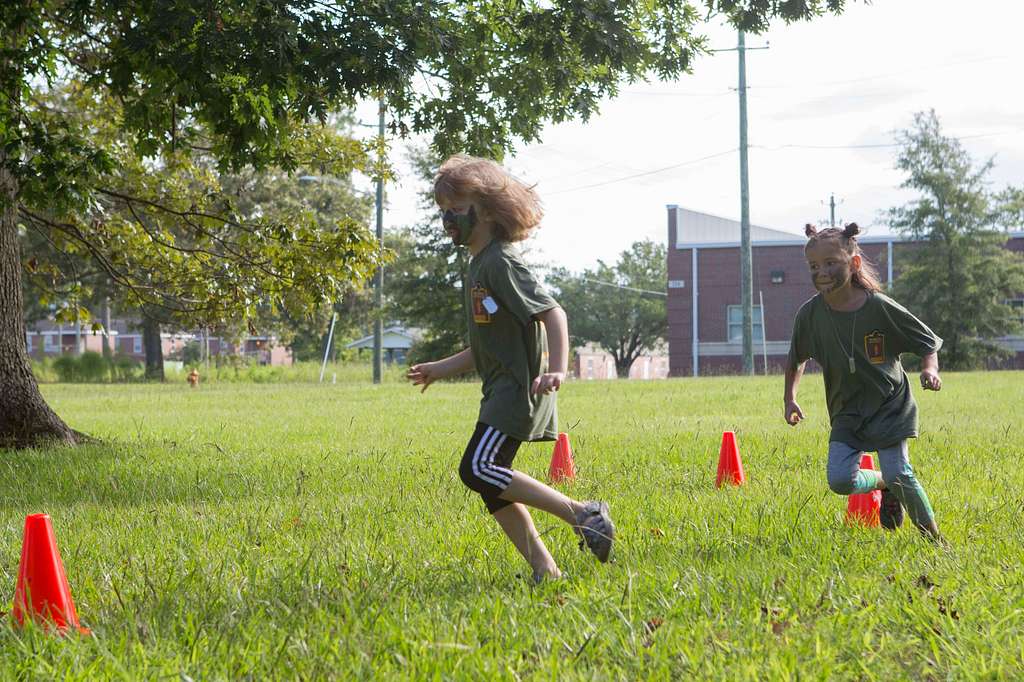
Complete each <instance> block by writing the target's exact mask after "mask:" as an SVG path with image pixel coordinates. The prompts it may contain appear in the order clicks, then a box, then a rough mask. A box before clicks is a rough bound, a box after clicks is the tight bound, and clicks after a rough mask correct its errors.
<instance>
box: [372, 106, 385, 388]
mask: <svg viewBox="0 0 1024 682" xmlns="http://www.w3.org/2000/svg"><path fill="white" fill-rule="evenodd" d="M378 113H379V119H378V121H377V134H378V135H380V140H379V141H378V143H379V144H380V145H381V146H380V158H379V161H380V168H379V169H378V170H377V247H378V249H380V253H383V251H384V100H383V99H381V100H380V102H379V106H378ZM383 289H384V267H383V266H377V273H376V274H375V275H374V277H373V307H374V308H375V310H376V313H377V314H376V315H375V317H374V323H373V383H375V384H379V383H380V379H381V355H382V343H383V336H384V320H383V319H382V318H381V315H382V314H383V310H382V307H383V301H384V298H383Z"/></svg>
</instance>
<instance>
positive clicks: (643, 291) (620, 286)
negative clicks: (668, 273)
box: [580, 277, 668, 297]
mask: <svg viewBox="0 0 1024 682" xmlns="http://www.w3.org/2000/svg"><path fill="white" fill-rule="evenodd" d="M580 279H582V280H583V281H584V282H589V283H590V284H600V285H601V286H604V287H614V288H616V289H625V290H626V291H635V292H637V293H638V294H651V295H652V296H665V297H667V296H668V294H666V293H665V292H664V291H651V290H650V289H637V288H635V287H627V286H626V285H624V284H615V283H614V282H602V281H601V280H599V279H590V278H589V277H581V278H580Z"/></svg>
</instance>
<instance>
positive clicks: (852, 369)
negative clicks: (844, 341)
mask: <svg viewBox="0 0 1024 682" xmlns="http://www.w3.org/2000/svg"><path fill="white" fill-rule="evenodd" d="M856 372H857V367H856V366H855V365H854V364H853V356H852V355H851V356H850V374H855V373H856Z"/></svg>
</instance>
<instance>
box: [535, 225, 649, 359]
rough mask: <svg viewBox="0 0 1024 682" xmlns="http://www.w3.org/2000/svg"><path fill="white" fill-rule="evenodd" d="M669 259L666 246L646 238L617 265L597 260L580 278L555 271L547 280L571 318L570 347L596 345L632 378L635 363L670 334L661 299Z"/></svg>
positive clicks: (561, 271) (630, 248) (626, 253)
mask: <svg viewBox="0 0 1024 682" xmlns="http://www.w3.org/2000/svg"><path fill="white" fill-rule="evenodd" d="M666 259H667V253H666V249H665V246H664V245H663V244H655V243H654V242H652V241H649V240H648V241H642V242H636V243H634V244H633V245H632V246H631V247H629V248H628V249H627V250H625V251H623V252H622V253H621V254H620V255H619V261H618V262H617V263H616V264H615V265H607V264H605V263H604V262H603V261H598V265H597V267H596V268H593V269H589V270H584V271H583V272H582V273H580V274H573V273H571V272H569V271H568V270H565V269H564V268H560V269H556V270H554V271H553V272H552V274H551V276H550V277H549V281H550V283H551V286H552V288H553V289H554V290H555V292H554V293H555V298H557V299H558V302H559V303H560V304H561V305H562V307H563V308H564V309H565V312H566V314H567V315H568V317H569V335H570V339H571V341H572V345H573V346H581V345H583V344H585V343H588V342H592V343H595V344H597V345H598V346H600V347H601V348H603V349H604V350H606V351H607V352H608V353H610V354H611V356H612V357H613V358H614V359H615V370H616V372H617V374H618V375H619V376H620V377H628V376H629V368H630V367H631V366H632V365H633V362H634V361H635V360H636V359H637V358H638V357H640V355H642V354H643V353H644V351H649V350H653V349H654V348H655V347H656V346H657V345H658V343H659V342H660V341H662V340H663V339H664V338H665V335H666V333H667V332H668V314H667V312H666V310H665V297H664V296H659V295H658V292H664V291H665V290H666V287H667V286H668V264H667V261H666Z"/></svg>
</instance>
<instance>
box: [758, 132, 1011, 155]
mask: <svg viewBox="0 0 1024 682" xmlns="http://www.w3.org/2000/svg"><path fill="white" fill-rule="evenodd" d="M1022 132H1024V128H1018V129H1017V130H1003V131H1001V132H998V133H978V134H976V135H961V136H960V137H951V138H949V139H951V140H956V141H957V142H962V141H963V140H977V139H979V138H983V137H999V136H1001V135H1017V134H1020V133H1022ZM750 146H751V147H755V148H757V149H763V150H765V151H769V152H774V151H780V150H783V149H886V148H893V147H901V146H903V145H902V143H900V142H885V143H881V142H880V143H877V144H781V145H762V144H752V145H750Z"/></svg>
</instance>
